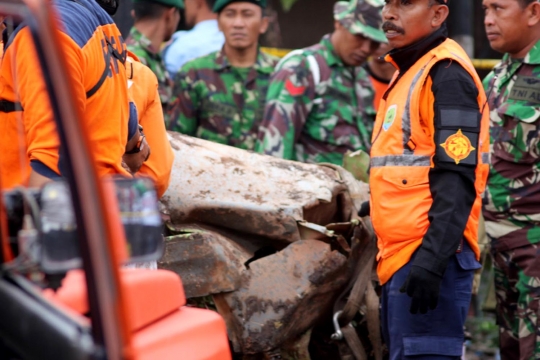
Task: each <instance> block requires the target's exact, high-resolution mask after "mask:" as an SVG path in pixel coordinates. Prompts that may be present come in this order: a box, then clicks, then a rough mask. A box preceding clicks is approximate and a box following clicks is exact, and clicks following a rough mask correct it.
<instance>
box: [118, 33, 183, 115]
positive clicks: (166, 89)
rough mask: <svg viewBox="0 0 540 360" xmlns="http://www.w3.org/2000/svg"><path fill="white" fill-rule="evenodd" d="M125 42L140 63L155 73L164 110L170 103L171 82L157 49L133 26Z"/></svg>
mask: <svg viewBox="0 0 540 360" xmlns="http://www.w3.org/2000/svg"><path fill="white" fill-rule="evenodd" d="M126 44H127V48H128V50H129V51H131V52H132V53H134V54H135V55H137V57H138V58H139V60H140V61H141V63H143V64H144V65H146V66H148V67H149V68H150V70H152V71H153V72H154V74H156V77H157V79H158V89H159V97H160V99H161V105H162V106H163V110H166V109H167V107H168V106H169V103H170V99H171V94H172V86H173V84H172V80H171V78H170V77H169V73H168V72H167V70H165V64H164V63H163V59H162V58H161V55H160V53H159V49H153V48H152V44H151V42H150V40H149V39H148V38H147V37H146V36H144V35H143V34H141V32H140V31H139V30H137V29H136V28H135V27H133V28H131V31H130V32H129V37H128V38H127V40H126Z"/></svg>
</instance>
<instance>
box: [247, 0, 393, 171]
mask: <svg viewBox="0 0 540 360" xmlns="http://www.w3.org/2000/svg"><path fill="white" fill-rule="evenodd" d="M382 5H383V2H382V1H381V0H351V2H350V3H348V2H344V1H340V2H337V3H336V4H335V6H334V19H335V23H334V24H335V25H334V26H335V31H334V32H333V33H332V34H329V35H326V36H324V37H323V39H322V40H321V42H320V43H319V44H317V45H314V46H311V47H309V48H306V49H302V50H297V51H294V52H292V53H291V54H289V55H288V56H286V57H285V58H284V59H283V60H282V61H281V62H280V63H279V65H278V66H277V68H276V73H275V74H274V75H273V76H272V79H271V82H270V86H269V89H268V95H267V104H266V109H265V114H264V121H263V124H262V126H261V129H260V131H259V136H258V143H257V151H258V152H261V153H264V154H268V155H274V156H278V157H281V158H285V159H290V160H297V161H302V162H310V163H318V162H329V163H333V164H337V165H341V164H342V159H343V155H344V154H345V153H346V152H347V151H348V150H350V151H356V150H363V151H369V148H370V143H371V131H372V127H373V121H374V119H375V110H374V108H373V96H374V90H373V87H372V84H371V82H370V80H369V76H368V74H367V73H366V71H365V70H364V69H363V68H362V64H363V63H364V62H365V61H366V59H367V58H368V57H369V56H370V55H371V54H372V53H373V51H375V50H376V49H377V48H378V46H379V44H380V43H381V42H386V38H385V36H384V33H383V32H382V30H381V29H380V26H381V24H382V19H381V9H382Z"/></svg>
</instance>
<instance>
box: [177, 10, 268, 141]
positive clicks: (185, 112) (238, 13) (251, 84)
mask: <svg viewBox="0 0 540 360" xmlns="http://www.w3.org/2000/svg"><path fill="white" fill-rule="evenodd" d="M265 6H266V1H265V0H218V1H217V2H216V4H215V5H214V9H213V10H214V12H216V13H218V25H219V28H220V30H221V31H223V34H224V35H225V45H224V46H223V49H222V50H220V51H217V52H214V53H211V54H209V55H206V56H203V57H200V58H198V59H195V60H192V61H190V62H188V63H186V64H185V65H184V66H183V67H182V68H181V70H180V72H179V73H178V75H177V76H176V78H175V88H174V96H175V98H174V101H173V106H172V108H171V111H170V112H169V118H170V120H171V122H170V123H169V129H170V130H174V131H179V132H181V133H184V134H187V135H192V136H196V137H199V138H202V139H207V140H211V141H215V142H218V143H222V144H227V145H231V146H235V147H239V148H242V149H247V150H253V148H254V146H255V141H256V139H257V130H258V128H259V125H260V122H261V120H262V115H263V111H264V102H265V96H266V90H267V88H268V81H269V79H270V75H271V73H272V71H273V70H274V66H275V65H276V63H277V59H276V58H274V57H272V56H270V55H267V54H264V53H262V52H261V51H260V50H259V45H258V39H259V36H260V35H261V34H263V33H264V32H265V31H266V28H267V27H268V18H267V17H266V16H265V15H264V8H265Z"/></svg>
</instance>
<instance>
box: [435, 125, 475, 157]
mask: <svg viewBox="0 0 540 360" xmlns="http://www.w3.org/2000/svg"><path fill="white" fill-rule="evenodd" d="M441 146H442V147H443V148H444V150H445V151H446V155H448V156H449V157H450V158H452V159H453V160H454V161H455V162H456V164H459V162H460V161H461V160H464V159H466V158H467V157H468V156H469V155H470V153H471V152H472V151H473V150H476V149H475V148H474V147H473V146H472V144H471V141H470V140H469V138H468V137H466V136H465V135H463V133H462V132H461V129H459V130H458V132H457V133H455V134H453V135H450V136H449V137H448V138H447V139H446V141H445V142H444V143H443V144H441Z"/></svg>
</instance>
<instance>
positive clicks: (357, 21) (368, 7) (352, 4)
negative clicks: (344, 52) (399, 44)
mask: <svg viewBox="0 0 540 360" xmlns="http://www.w3.org/2000/svg"><path fill="white" fill-rule="evenodd" d="M383 6H384V3H383V1H382V0H350V1H349V2H347V1H338V2H337V3H336V4H335V5H334V19H335V20H337V21H339V22H340V23H341V24H342V25H343V26H344V27H345V28H346V29H347V30H349V31H350V32H351V34H354V35H363V36H365V37H367V38H369V39H371V40H374V41H378V42H384V43H385V42H387V40H386V36H385V35H384V32H383V31H382V28H381V26H382V23H383V21H382V14H381V12H382V8H383Z"/></svg>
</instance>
